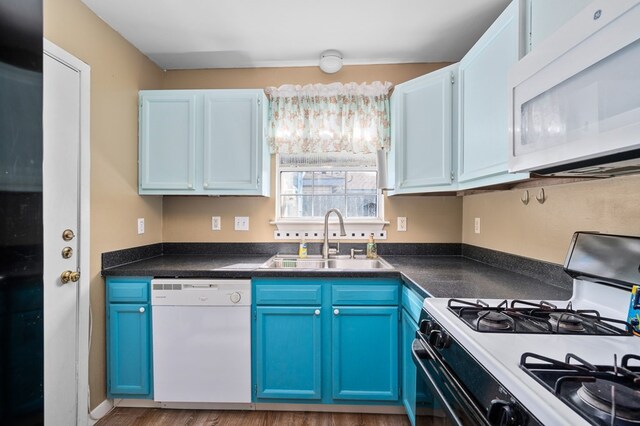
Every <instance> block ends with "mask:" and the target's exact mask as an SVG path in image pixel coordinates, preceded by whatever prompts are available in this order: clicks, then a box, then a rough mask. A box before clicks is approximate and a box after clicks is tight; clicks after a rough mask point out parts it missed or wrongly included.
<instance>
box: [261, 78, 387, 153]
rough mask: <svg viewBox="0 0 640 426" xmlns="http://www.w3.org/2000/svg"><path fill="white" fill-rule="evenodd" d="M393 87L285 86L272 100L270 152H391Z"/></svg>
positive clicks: (274, 90) (271, 90) (269, 93)
mask: <svg viewBox="0 0 640 426" xmlns="http://www.w3.org/2000/svg"><path fill="white" fill-rule="evenodd" d="M391 87H392V84H391V83H389V82H385V83H381V82H379V81H377V82H373V83H371V84H367V83H363V84H357V83H348V84H342V83H332V84H309V85H306V86H297V85H284V86H280V87H278V88H276V87H269V88H267V89H266V90H265V92H266V93H267V96H268V97H269V100H270V102H269V123H268V140H269V146H270V148H271V152H272V153H283V154H298V153H320V152H353V153H373V152H376V151H377V150H379V149H381V148H385V149H389V142H390V131H389V91H390V89H391Z"/></svg>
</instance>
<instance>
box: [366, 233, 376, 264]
mask: <svg viewBox="0 0 640 426" xmlns="http://www.w3.org/2000/svg"><path fill="white" fill-rule="evenodd" d="M377 257H378V246H377V245H376V242H375V241H374V240H373V234H371V235H369V242H368V243H367V259H375V258H377Z"/></svg>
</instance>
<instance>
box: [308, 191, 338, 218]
mask: <svg viewBox="0 0 640 426" xmlns="http://www.w3.org/2000/svg"><path fill="white" fill-rule="evenodd" d="M329 209H338V210H340V213H343V214H344V212H345V211H346V209H345V198H344V196H343V195H340V196H332V195H316V196H315V197H313V215H314V216H316V217H323V216H324V215H325V213H327V210H329Z"/></svg>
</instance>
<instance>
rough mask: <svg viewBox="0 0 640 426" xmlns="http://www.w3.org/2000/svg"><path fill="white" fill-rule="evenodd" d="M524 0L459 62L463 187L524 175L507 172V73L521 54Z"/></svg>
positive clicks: (510, 8)
mask: <svg viewBox="0 0 640 426" xmlns="http://www.w3.org/2000/svg"><path fill="white" fill-rule="evenodd" d="M521 40H522V38H521V25H520V16H519V1H518V0H514V1H513V2H512V3H511V4H510V5H509V6H508V7H507V8H506V9H505V10H504V12H503V13H502V14H501V15H500V16H499V17H498V19H497V20H496V21H495V22H494V23H493V24H492V25H491V27H489V29H488V30H487V31H486V32H485V33H484V35H483V36H482V37H481V38H480V40H478V42H477V43H476V44H475V45H474V46H473V47H472V48H471V50H469V52H468V53H467V54H466V55H465V56H464V58H462V60H461V61H460V92H459V93H460V98H459V108H460V112H459V117H458V123H459V129H458V138H459V148H458V181H459V183H460V187H461V189H466V188H470V187H475V186H481V185H488V184H494V183H502V182H506V181H513V180H519V179H525V178H527V177H528V174H520V175H508V174H507V170H508V164H507V161H508V137H509V128H508V126H509V120H508V118H509V116H508V114H509V111H510V109H509V105H508V81H507V76H508V72H509V68H510V67H511V65H513V64H514V63H516V62H517V61H518V59H519V58H520V52H521V49H522V47H521V45H522V41H521Z"/></svg>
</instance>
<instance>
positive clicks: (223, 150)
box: [139, 89, 270, 196]
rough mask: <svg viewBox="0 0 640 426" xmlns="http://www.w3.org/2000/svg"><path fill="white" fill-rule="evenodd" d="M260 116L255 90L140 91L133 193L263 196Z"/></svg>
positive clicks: (260, 96) (265, 173)
mask: <svg viewBox="0 0 640 426" xmlns="http://www.w3.org/2000/svg"><path fill="white" fill-rule="evenodd" d="M265 113H266V101H265V96H264V92H263V91H262V90H259V89H242V90H153V91H141V92H140V121H139V126H140V134H139V137H140V165H139V170H140V179H139V193H140V194H155V195H189V194H194V195H203V194H204V195H265V196H268V195H269V167H270V161H269V160H270V159H269V151H268V149H267V148H266V142H265V139H264V128H263V126H264V123H265ZM196 159H197V160H196Z"/></svg>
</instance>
